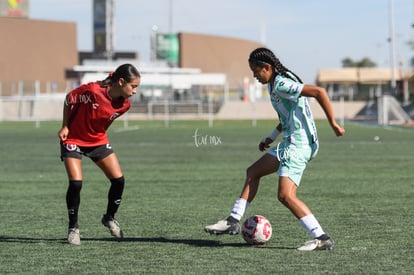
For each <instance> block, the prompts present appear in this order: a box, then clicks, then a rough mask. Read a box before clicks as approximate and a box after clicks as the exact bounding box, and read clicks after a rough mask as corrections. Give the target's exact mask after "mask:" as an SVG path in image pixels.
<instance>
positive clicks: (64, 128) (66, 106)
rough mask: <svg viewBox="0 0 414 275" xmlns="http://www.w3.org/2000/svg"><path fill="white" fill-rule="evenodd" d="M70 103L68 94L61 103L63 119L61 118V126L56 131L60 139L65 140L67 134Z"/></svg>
mask: <svg viewBox="0 0 414 275" xmlns="http://www.w3.org/2000/svg"><path fill="white" fill-rule="evenodd" d="M70 109H71V105H70V103H69V95H67V96H66V99H65V103H64V104H63V119H62V128H60V130H59V132H58V137H59V139H60V141H62V142H63V141H65V140H66V139H67V137H68V134H69V128H68V125H69V114H70Z"/></svg>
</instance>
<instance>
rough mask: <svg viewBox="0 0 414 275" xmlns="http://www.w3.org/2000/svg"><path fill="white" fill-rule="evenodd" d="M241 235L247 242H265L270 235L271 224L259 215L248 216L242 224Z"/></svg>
mask: <svg viewBox="0 0 414 275" xmlns="http://www.w3.org/2000/svg"><path fill="white" fill-rule="evenodd" d="M242 236H243V239H244V240H245V241H246V242H247V243H248V244H265V243H266V242H267V241H269V240H270V237H272V225H271V224H270V222H269V220H268V219H266V218H265V217H263V216H261V215H254V216H250V217H249V218H247V219H246V220H245V221H244V223H243V225H242Z"/></svg>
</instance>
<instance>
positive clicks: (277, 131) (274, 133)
mask: <svg viewBox="0 0 414 275" xmlns="http://www.w3.org/2000/svg"><path fill="white" fill-rule="evenodd" d="M279 135H280V131H279V129H277V127H276V128H275V129H274V130H273V132H272V133H271V134H270V135H269V136H268V137H267V138H270V139H271V140H273V141H275V139H276V138H277V137H278V136H279Z"/></svg>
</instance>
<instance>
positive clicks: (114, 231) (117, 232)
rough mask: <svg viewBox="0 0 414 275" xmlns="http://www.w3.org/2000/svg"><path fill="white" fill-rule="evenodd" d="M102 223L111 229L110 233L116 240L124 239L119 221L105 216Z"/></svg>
mask: <svg viewBox="0 0 414 275" xmlns="http://www.w3.org/2000/svg"><path fill="white" fill-rule="evenodd" d="M101 222H102V224H103V225H104V226H106V227H108V228H109V232H111V235H112V236H114V237H115V238H117V239H122V238H123V237H124V233H123V232H122V230H121V227H120V225H119V223H118V221H117V220H115V219H114V218H113V217H111V216H109V215H103V217H102V220H101Z"/></svg>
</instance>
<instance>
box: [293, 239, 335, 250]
mask: <svg viewBox="0 0 414 275" xmlns="http://www.w3.org/2000/svg"><path fill="white" fill-rule="evenodd" d="M334 244H335V243H334V241H333V240H332V239H331V238H328V239H326V240H319V239H314V240H312V241H307V242H305V244H304V245H303V246H301V247H299V248H298V250H299V251H314V250H331V249H332V248H333V247H334Z"/></svg>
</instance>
